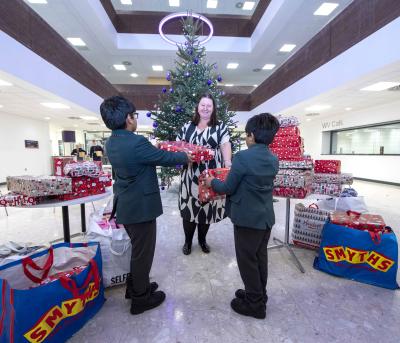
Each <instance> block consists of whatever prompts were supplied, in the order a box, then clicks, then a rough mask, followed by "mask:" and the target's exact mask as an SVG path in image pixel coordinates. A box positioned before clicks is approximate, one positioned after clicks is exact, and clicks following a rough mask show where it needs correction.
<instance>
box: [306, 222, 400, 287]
mask: <svg viewBox="0 0 400 343" xmlns="http://www.w3.org/2000/svg"><path fill="white" fill-rule="evenodd" d="M385 231H386V233H383V234H382V235H381V239H380V240H379V242H378V241H377V240H373V239H372V237H371V235H370V233H369V232H368V231H362V230H359V229H354V228H350V227H346V226H342V225H336V224H332V223H331V222H330V221H328V222H327V223H326V224H325V226H324V229H323V231H322V241H321V246H320V249H319V254H318V257H316V258H315V260H314V268H315V269H318V270H321V271H324V272H326V273H329V274H332V275H336V276H341V277H344V278H347V279H351V280H355V281H359V282H363V283H367V284H371V285H374V286H379V287H384V288H389V289H397V288H399V286H398V284H397V282H396V275H397V265H398V247H397V239H396V235H395V234H394V232H392V231H391V230H390V229H387V230H385Z"/></svg>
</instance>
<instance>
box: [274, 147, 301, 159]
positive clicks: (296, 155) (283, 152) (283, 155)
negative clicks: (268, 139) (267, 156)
mask: <svg viewBox="0 0 400 343" xmlns="http://www.w3.org/2000/svg"><path fill="white" fill-rule="evenodd" d="M270 150H271V152H272V153H273V154H275V155H276V157H278V159H279V160H288V161H293V160H294V161H299V160H302V159H303V154H304V150H303V148H302V147H297V148H274V149H273V148H271V149H270Z"/></svg>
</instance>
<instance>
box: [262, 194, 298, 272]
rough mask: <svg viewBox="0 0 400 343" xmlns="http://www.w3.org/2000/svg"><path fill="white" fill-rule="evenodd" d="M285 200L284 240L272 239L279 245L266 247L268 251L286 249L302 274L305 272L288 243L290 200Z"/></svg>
mask: <svg viewBox="0 0 400 343" xmlns="http://www.w3.org/2000/svg"><path fill="white" fill-rule="evenodd" d="M284 199H286V219H285V238H284V240H283V241H282V240H280V239H279V238H276V237H274V238H273V240H274V242H278V243H279V244H277V245H273V246H270V247H268V249H279V248H286V249H287V250H288V251H289V253H290V255H291V256H292V257H293V260H294V262H295V263H296V265H297V267H298V268H299V269H300V271H301V272H302V273H305V270H304V268H303V266H302V264H301V263H300V261H299V259H298V258H297V256H296V255H295V253H294V251H293V249H292V245H291V244H290V243H289V226H290V199H291V198H284Z"/></svg>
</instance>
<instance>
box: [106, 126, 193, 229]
mask: <svg viewBox="0 0 400 343" xmlns="http://www.w3.org/2000/svg"><path fill="white" fill-rule="evenodd" d="M105 148H106V153H107V156H108V158H109V160H110V162H111V165H112V167H113V171H114V173H115V183H114V204H115V206H116V218H117V222H118V223H121V224H135V223H143V222H147V221H150V220H153V219H155V218H157V217H158V216H160V215H161V214H162V213H163V211H162V204H161V197H160V188H159V185H158V178H157V173H156V166H165V167H172V166H176V165H178V164H186V163H187V155H186V154H185V153H183V152H177V153H173V152H167V151H163V150H160V149H157V148H156V147H154V146H153V145H152V144H151V143H150V142H149V141H148V140H147V139H146V138H144V137H143V136H140V135H137V134H135V133H133V132H130V131H127V130H113V131H112V134H111V136H110V138H109V139H108V140H107V142H106V144H105Z"/></svg>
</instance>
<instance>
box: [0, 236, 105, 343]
mask: <svg viewBox="0 0 400 343" xmlns="http://www.w3.org/2000/svg"><path fill="white" fill-rule="evenodd" d="M72 270H75V272H73V271H72ZM76 270H78V271H76ZM101 270H102V260H101V252H100V247H99V244H98V243H97V242H90V243H59V244H55V245H53V246H51V247H50V248H49V249H45V250H43V251H40V252H37V253H34V254H32V255H29V256H27V257H25V258H23V259H22V260H18V261H14V262H11V263H8V264H5V265H3V266H1V267H0V296H1V299H0V342H1V343H22V342H31V343H41V342H54V343H56V342H57V343H61V342H65V341H66V340H67V339H68V338H70V337H71V336H72V335H73V334H74V333H75V332H77V331H78V330H79V329H81V328H82V327H83V326H84V325H85V323H86V322H88V321H89V320H90V319H91V318H92V317H93V316H94V315H95V314H96V313H97V312H98V311H99V310H100V308H101V307H102V305H103V304H104V302H105V298H104V287H103V282H102V275H101Z"/></svg>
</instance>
